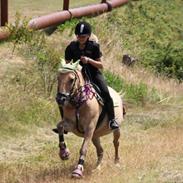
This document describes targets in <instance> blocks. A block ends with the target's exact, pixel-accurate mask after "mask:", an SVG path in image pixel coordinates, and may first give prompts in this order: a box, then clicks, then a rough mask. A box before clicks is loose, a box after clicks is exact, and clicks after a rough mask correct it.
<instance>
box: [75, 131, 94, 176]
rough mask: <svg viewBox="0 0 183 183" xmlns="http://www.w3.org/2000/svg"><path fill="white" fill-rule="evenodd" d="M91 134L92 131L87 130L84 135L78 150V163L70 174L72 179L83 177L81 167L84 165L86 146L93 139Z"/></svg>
mask: <svg viewBox="0 0 183 183" xmlns="http://www.w3.org/2000/svg"><path fill="white" fill-rule="evenodd" d="M93 132H94V129H90V130H87V131H86V132H85V134H84V140H83V144H82V146H81V149H80V157H79V161H78V164H77V166H76V168H75V169H74V171H73V172H72V177H75V178H82V177H83V171H84V168H83V165H84V161H85V157H86V153H87V149H88V145H89V143H90V142H91V140H92V137H93Z"/></svg>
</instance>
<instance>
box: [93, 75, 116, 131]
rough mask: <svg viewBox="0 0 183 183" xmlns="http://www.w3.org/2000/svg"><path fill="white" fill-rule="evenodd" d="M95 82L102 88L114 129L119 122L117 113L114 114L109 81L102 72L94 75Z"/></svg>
mask: <svg viewBox="0 0 183 183" xmlns="http://www.w3.org/2000/svg"><path fill="white" fill-rule="evenodd" d="M93 82H94V83H95V84H96V85H97V86H98V87H99V88H100V90H101V94H102V98H103V99H104V102H105V105H106V109H107V113H108V117H109V127H110V128H111V129H112V130H114V129H117V128H119V126H118V123H117V122H116V120H115V114H114V104H113V100H112V98H111V96H110V93H109V90H108V87H107V83H106V81H105V80H104V77H103V75H102V74H100V73H97V74H96V75H95V77H93Z"/></svg>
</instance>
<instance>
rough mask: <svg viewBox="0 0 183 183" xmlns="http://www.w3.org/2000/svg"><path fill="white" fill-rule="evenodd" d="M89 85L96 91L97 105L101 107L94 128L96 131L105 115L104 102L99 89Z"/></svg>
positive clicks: (94, 85) (93, 84)
mask: <svg viewBox="0 0 183 183" xmlns="http://www.w3.org/2000/svg"><path fill="white" fill-rule="evenodd" d="M91 84H92V86H93V88H94V89H95V91H96V99H97V101H98V103H99V104H100V105H101V106H102V112H101V113H100V116H99V118H98V122H97V126H96V129H97V128H98V127H99V126H100V124H101V123H102V121H103V119H104V117H105V115H106V113H107V110H106V106H105V101H104V99H103V98H102V92H101V90H100V88H99V87H98V86H97V85H96V84H95V83H91Z"/></svg>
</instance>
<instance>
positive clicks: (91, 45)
mask: <svg viewBox="0 0 183 183" xmlns="http://www.w3.org/2000/svg"><path fill="white" fill-rule="evenodd" d="M81 56H86V57H89V58H91V59H93V60H97V59H99V58H100V57H101V56H102V53H101V51H100V46H99V44H98V43H96V42H94V41H89V40H88V41H87V42H86V46H85V48H84V49H83V50H81V49H80V48H79V42H77V41H72V42H71V43H70V44H69V45H68V46H67V48H66V50H65V60H70V61H73V62H76V61H77V60H79V59H80V57H81ZM80 65H81V66H83V65H85V67H87V70H89V72H90V74H95V73H96V72H100V71H99V69H98V68H96V67H94V66H92V65H91V64H89V63H88V64H83V63H82V62H80Z"/></svg>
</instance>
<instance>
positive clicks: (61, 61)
mask: <svg viewBox="0 0 183 183" xmlns="http://www.w3.org/2000/svg"><path fill="white" fill-rule="evenodd" d="M65 64H66V63H65V60H64V59H63V58H61V59H60V66H61V67H63V66H64V65H65Z"/></svg>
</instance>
